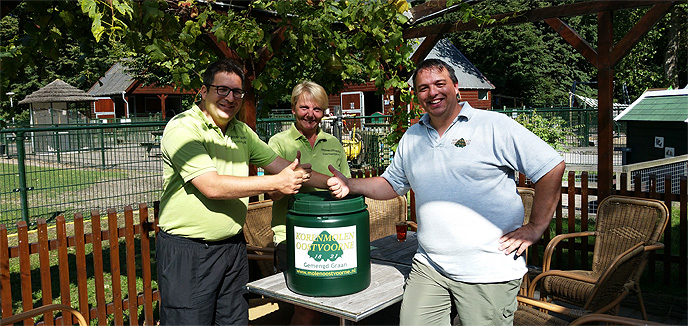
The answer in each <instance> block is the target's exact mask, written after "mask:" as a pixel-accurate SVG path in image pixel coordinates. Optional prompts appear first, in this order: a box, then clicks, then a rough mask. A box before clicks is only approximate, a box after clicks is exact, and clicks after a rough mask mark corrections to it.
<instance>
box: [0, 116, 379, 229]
mask: <svg viewBox="0 0 688 326" xmlns="http://www.w3.org/2000/svg"><path fill="white" fill-rule="evenodd" d="M386 118H387V117H385V116H375V117H358V118H356V119H354V118H345V119H343V121H344V122H342V123H341V125H340V127H343V128H342V129H338V127H337V124H336V123H332V121H331V120H326V122H324V123H323V125H324V126H326V127H328V128H330V129H331V130H330V131H332V128H335V129H336V130H337V131H338V132H339V135H342V137H344V138H345V139H352V137H353V138H355V139H357V141H358V142H359V143H360V145H361V148H362V152H361V153H359V155H357V156H356V157H354V160H352V162H351V164H352V168H354V169H355V168H364V167H373V168H376V169H377V168H384V167H386V166H387V165H389V162H390V160H391V155H390V150H389V146H388V145H386V144H385V143H384V139H385V137H386V135H387V134H389V125H388V124H387V123H385V120H384V119H386ZM372 119H375V120H374V121H373V120H372ZM128 121H130V120H128ZM292 121H293V118H282V119H258V123H257V128H256V129H257V132H258V134H259V135H260V137H261V138H262V139H263V140H264V141H267V140H268V139H269V138H270V137H272V135H274V134H276V133H278V132H280V131H282V130H285V129H286V128H289V126H290V125H291V122H292ZM108 122H113V123H108ZM354 122H356V124H357V125H358V126H359V127H358V128H357V129H355V130H354V128H353V125H354ZM361 122H363V124H362V125H363V128H361V127H360V125H361ZM165 125H166V122H165V121H149V122H127V123H114V121H109V120H102V121H101V120H99V121H97V123H91V124H62V125H32V126H31V127H11V128H7V129H2V130H0V224H5V225H8V226H9V225H15V222H16V221H18V220H20V219H22V220H25V221H27V222H28V223H30V224H31V223H35V221H36V220H38V219H39V218H45V219H46V220H48V221H50V220H51V219H54V218H55V217H57V216H59V215H64V216H73V215H74V214H75V213H82V214H83V215H85V216H88V215H89V214H90V212H91V211H99V212H101V213H104V212H105V211H106V210H107V209H108V208H114V209H116V210H118V211H121V210H122V209H123V207H125V206H127V205H131V206H135V205H137V204H138V203H144V202H145V203H147V204H149V205H152V204H153V202H154V201H156V200H159V198H160V195H161V193H162V161H161V159H160V137H161V135H162V130H163V129H164V127H165ZM346 125H349V126H352V128H347V127H346Z"/></svg>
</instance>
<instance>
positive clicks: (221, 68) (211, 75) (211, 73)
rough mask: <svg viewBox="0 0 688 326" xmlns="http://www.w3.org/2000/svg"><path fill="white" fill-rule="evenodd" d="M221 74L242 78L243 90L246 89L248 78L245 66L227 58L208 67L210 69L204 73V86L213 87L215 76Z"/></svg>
mask: <svg viewBox="0 0 688 326" xmlns="http://www.w3.org/2000/svg"><path fill="white" fill-rule="evenodd" d="M221 72H228V73H232V74H236V75H237V76H239V78H241V88H243V87H244V78H245V77H246V76H245V75H244V67H243V65H242V64H241V63H240V62H239V61H237V60H234V59H227V58H224V59H220V60H217V61H215V62H213V63H211V64H210V65H208V68H206V69H205V72H204V73H203V85H206V86H208V85H211V84H212V83H213V82H214V81H215V75H217V74H218V73H221Z"/></svg>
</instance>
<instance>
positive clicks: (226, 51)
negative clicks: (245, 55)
mask: <svg viewBox="0 0 688 326" xmlns="http://www.w3.org/2000/svg"><path fill="white" fill-rule="evenodd" d="M204 36H205V40H206V43H208V45H210V50H212V51H213V52H215V53H216V54H217V55H219V56H223V57H225V58H229V59H235V60H239V61H241V62H243V60H242V59H241V57H239V54H238V53H237V52H236V51H234V50H233V49H232V48H230V47H229V46H228V45H227V43H225V42H224V41H220V40H218V39H217V37H216V36H215V34H211V33H209V34H204Z"/></svg>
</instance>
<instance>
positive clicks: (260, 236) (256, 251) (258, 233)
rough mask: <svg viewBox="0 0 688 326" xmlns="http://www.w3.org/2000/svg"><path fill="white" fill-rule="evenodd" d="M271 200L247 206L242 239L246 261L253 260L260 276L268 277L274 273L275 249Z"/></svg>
mask: <svg viewBox="0 0 688 326" xmlns="http://www.w3.org/2000/svg"><path fill="white" fill-rule="evenodd" d="M271 221H272V200H263V201H259V202H253V203H249V204H248V212H247V213H246V221H245V222H244V228H243V231H244V238H245V239H246V250H247V251H248V259H249V260H255V261H256V264H257V265H258V268H259V269H260V274H261V275H262V276H269V275H272V274H274V273H275V272H276V269H275V267H276V264H275V263H276V261H275V248H274V246H273V242H272V238H273V235H274V232H273V231H272V227H271Z"/></svg>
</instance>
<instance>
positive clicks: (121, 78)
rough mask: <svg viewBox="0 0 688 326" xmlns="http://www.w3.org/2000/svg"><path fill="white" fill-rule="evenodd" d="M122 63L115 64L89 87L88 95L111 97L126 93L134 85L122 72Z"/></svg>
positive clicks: (123, 71)
mask: <svg viewBox="0 0 688 326" xmlns="http://www.w3.org/2000/svg"><path fill="white" fill-rule="evenodd" d="M124 69H125V68H124V66H123V65H122V63H120V62H117V63H115V64H114V65H112V67H110V69H108V71H107V72H105V76H103V77H101V78H100V79H99V80H98V82H96V83H95V84H93V86H91V89H89V90H88V93H89V94H91V95H93V96H112V95H119V94H122V92H126V91H127V89H129V87H130V86H131V84H133V83H134V79H133V78H132V77H131V76H130V75H129V74H127V72H126V71H125V70H124Z"/></svg>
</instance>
